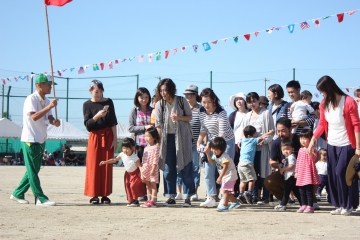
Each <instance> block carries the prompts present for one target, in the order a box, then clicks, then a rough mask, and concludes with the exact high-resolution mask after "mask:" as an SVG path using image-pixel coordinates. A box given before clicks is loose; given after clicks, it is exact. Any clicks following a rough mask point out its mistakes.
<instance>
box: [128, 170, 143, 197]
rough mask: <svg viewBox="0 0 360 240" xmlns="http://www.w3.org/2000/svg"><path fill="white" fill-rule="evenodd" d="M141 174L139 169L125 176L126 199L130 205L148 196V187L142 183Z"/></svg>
mask: <svg viewBox="0 0 360 240" xmlns="http://www.w3.org/2000/svg"><path fill="white" fill-rule="evenodd" d="M139 174H140V169H139V168H138V169H136V170H135V171H133V172H125V174H124V183H125V191H126V197H127V200H128V202H129V203H131V202H132V201H134V200H137V198H138V197H142V196H145V194H146V186H145V184H144V183H143V182H142V181H141V178H140V176H139Z"/></svg>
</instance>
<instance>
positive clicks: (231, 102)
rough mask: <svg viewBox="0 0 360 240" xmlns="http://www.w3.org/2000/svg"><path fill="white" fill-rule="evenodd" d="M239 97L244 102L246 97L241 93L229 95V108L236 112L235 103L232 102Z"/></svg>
mask: <svg viewBox="0 0 360 240" xmlns="http://www.w3.org/2000/svg"><path fill="white" fill-rule="evenodd" d="M238 97H241V98H242V99H244V101H246V96H245V94H244V93H243V92H239V93H237V94H234V95H231V96H230V106H231V107H232V108H233V109H234V110H235V111H236V110H237V109H236V107H235V103H234V100H235V98H238Z"/></svg>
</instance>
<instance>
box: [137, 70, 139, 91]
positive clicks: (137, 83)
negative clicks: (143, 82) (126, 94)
mask: <svg viewBox="0 0 360 240" xmlns="http://www.w3.org/2000/svg"><path fill="white" fill-rule="evenodd" d="M138 89H139V74H137V75H136V91H137V90H138Z"/></svg>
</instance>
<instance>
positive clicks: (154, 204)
mask: <svg viewBox="0 0 360 240" xmlns="http://www.w3.org/2000/svg"><path fill="white" fill-rule="evenodd" d="M144 207H149V208H152V207H156V203H155V202H154V201H151V200H150V201H147V202H146V203H145V206H144Z"/></svg>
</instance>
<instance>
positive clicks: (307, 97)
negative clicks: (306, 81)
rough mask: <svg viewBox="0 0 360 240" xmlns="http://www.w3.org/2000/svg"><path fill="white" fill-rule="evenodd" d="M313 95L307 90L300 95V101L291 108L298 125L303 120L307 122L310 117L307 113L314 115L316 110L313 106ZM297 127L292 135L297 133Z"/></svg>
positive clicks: (307, 127)
mask: <svg viewBox="0 0 360 240" xmlns="http://www.w3.org/2000/svg"><path fill="white" fill-rule="evenodd" d="M311 99H312V94H311V92H309V91H307V90H305V91H303V92H302V93H301V95H300V100H298V101H296V102H294V103H293V104H292V105H291V107H290V112H291V117H292V119H293V120H295V122H296V123H298V122H299V121H301V120H305V119H306V118H307V116H308V114H307V112H309V113H313V112H314V109H313V107H312V106H310V104H311ZM296 129H297V127H294V128H293V129H292V133H296ZM303 129H310V127H309V126H306V127H304V128H303Z"/></svg>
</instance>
